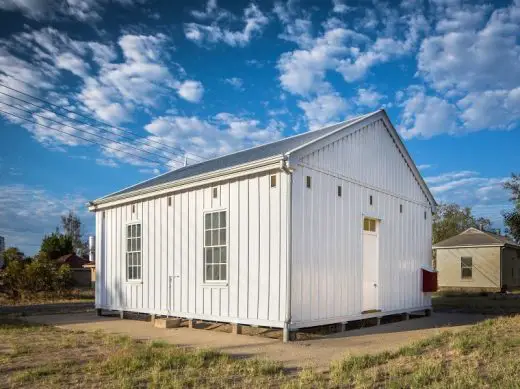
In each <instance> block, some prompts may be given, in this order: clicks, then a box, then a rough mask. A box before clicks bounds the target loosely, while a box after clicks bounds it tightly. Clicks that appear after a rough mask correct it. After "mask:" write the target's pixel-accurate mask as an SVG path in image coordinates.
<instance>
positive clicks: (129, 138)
mask: <svg viewBox="0 0 520 389" xmlns="http://www.w3.org/2000/svg"><path fill="white" fill-rule="evenodd" d="M0 94H2V95H4V96H7V97H10V98H13V99H16V100H18V101H21V102H23V103H26V104H30V105H32V106H33V107H36V108H38V109H41V110H43V111H47V112H51V113H53V114H55V115H58V116H61V117H63V118H65V119H67V120H72V121H75V122H77V123H80V124H82V125H86V126H89V127H91V128H93V129H95V130H99V131H106V132H108V133H111V134H114V135H117V136H120V137H121V138H123V139H128V140H130V141H140V143H142V144H143V145H145V146H147V147H150V148H153V149H156V150H158V151H160V152H163V153H172V152H171V151H168V150H164V149H160V148H158V147H156V146H151V145H149V144H147V143H146V142H144V141H142V140H141V139H140V138H142V137H137V139H135V138H132V137H129V136H125V135H121V134H120V133H117V132H114V131H109V130H108V129H103V128H99V127H96V126H93V125H91V124H90V123H87V122H84V121H81V120H78V119H75V118H71V117H69V116H67V115H65V114H62V113H59V112H55V111H53V110H51V109H48V108H44V107H42V106H39V105H38V104H34V103H31V102H30V101H27V100H24V99H20V98H19V97H16V96H13V95H10V94H8V93H4V92H1V91H0ZM34 114H36V113H35V112H34ZM172 156H176V157H181V156H183V155H181V154H178V153H177V154H176V153H172ZM165 158H166V157H165ZM170 158H172V157H170Z"/></svg>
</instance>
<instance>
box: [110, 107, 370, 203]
mask: <svg viewBox="0 0 520 389" xmlns="http://www.w3.org/2000/svg"><path fill="white" fill-rule="evenodd" d="M372 114H373V113H369V114H366V115H361V116H357V117H354V118H352V119H349V120H346V121H344V122H341V123H337V124H334V125H332V126H328V127H325V128H321V129H319V130H315V131H309V132H305V133H303V134H299V135H295V136H291V137H288V138H284V139H281V140H278V141H276V142H272V143H267V144H264V145H260V146H256V147H252V148H250V149H246V150H242V151H238V152H235V153H232V154H227V155H224V156H222V157H217V158H213V159H210V160H207V161H204V162H201V163H197V164H195V165H188V166H185V167H182V168H180V169H177V170H173V171H171V172H168V173H165V174H162V175H160V176H157V177H154V178H152V179H149V180H147V181H144V182H141V183H139V184H136V185H133V186H130V187H128V188H125V189H123V190H120V191H118V192H115V193H111V194H109V195H107V196H105V197H102V199H103V200H106V199H108V198H111V197H115V196H119V195H122V194H126V193H130V192H133V191H136V190H141V189H145V188H151V187H154V186H158V185H162V184H166V183H168V182H174V181H178V180H182V179H186V178H190V177H194V176H198V175H200V174H204V173H209V172H213V171H217V170H221V169H226V168H231V167H234V166H239V165H242V164H245V163H249V162H253V161H258V160H261V159H265V158H269V157H274V156H276V155H280V156H281V155H283V154H285V153H287V152H289V151H291V150H293V149H295V148H297V147H299V146H302V145H304V144H306V143H309V142H312V141H313V140H316V139H318V138H320V137H322V136H324V135H326V134H328V133H331V132H333V131H335V130H337V129H338V128H340V127H342V126H345V125H347V124H349V123H352V122H354V121H356V120H359V119H361V118H364V117H368V116H370V115H372Z"/></svg>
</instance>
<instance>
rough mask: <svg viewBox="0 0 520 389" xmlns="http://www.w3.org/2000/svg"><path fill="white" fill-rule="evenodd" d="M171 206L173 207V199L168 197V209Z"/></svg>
mask: <svg viewBox="0 0 520 389" xmlns="http://www.w3.org/2000/svg"><path fill="white" fill-rule="evenodd" d="M171 206H172V198H171V197H168V207H171Z"/></svg>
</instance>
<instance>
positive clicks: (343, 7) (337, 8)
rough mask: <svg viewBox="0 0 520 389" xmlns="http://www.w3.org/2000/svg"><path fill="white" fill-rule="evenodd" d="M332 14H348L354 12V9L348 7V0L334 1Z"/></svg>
mask: <svg viewBox="0 0 520 389" xmlns="http://www.w3.org/2000/svg"><path fill="white" fill-rule="evenodd" d="M332 5H333V8H332V12H337V13H347V12H351V11H353V10H354V7H352V6H349V5H347V1H346V0H332Z"/></svg>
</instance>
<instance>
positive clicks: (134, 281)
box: [125, 280, 143, 285]
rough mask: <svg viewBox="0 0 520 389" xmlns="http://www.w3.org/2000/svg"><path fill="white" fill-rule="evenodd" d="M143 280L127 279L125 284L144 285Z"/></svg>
mask: <svg viewBox="0 0 520 389" xmlns="http://www.w3.org/2000/svg"><path fill="white" fill-rule="evenodd" d="M142 283H143V281H142V280H127V281H125V284H130V285H142Z"/></svg>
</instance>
